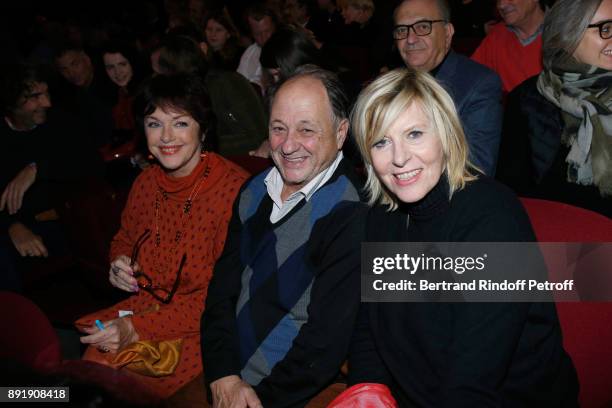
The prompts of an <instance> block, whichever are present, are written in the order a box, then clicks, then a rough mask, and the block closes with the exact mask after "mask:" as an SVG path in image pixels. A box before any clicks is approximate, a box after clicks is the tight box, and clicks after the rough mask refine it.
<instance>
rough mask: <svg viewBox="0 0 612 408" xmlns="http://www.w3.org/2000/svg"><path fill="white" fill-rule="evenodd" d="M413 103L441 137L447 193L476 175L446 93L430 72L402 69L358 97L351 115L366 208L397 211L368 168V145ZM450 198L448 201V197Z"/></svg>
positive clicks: (369, 87) (369, 146) (391, 72)
mask: <svg viewBox="0 0 612 408" xmlns="http://www.w3.org/2000/svg"><path fill="white" fill-rule="evenodd" d="M413 103H417V104H419V106H420V107H421V108H422V109H423V112H424V113H425V114H426V115H427V117H428V118H429V120H430V121H431V124H432V127H433V130H434V131H435V133H436V134H437V135H438V137H439V138H440V142H441V145H442V153H443V155H444V173H445V174H446V177H447V178H448V183H449V186H450V195H451V196H452V194H453V193H454V192H455V191H457V190H460V189H462V188H463V187H464V186H465V183H466V182H468V181H471V180H475V179H476V172H477V171H479V169H478V168H476V167H475V166H474V165H472V164H471V163H470V162H469V160H468V152H469V151H468V145H467V141H466V139H465V134H464V132H463V127H462V126H461V121H460V119H459V116H458V114H457V110H456V109H455V105H454V103H453V100H452V99H451V97H450V96H449V94H448V93H447V92H446V91H445V90H444V89H443V88H442V86H440V85H439V84H438V83H437V82H436V80H435V79H434V78H433V77H432V76H431V75H429V74H427V73H424V72H418V71H414V70H412V69H407V68H401V69H396V70H393V71H390V72H387V73H386V74H384V75H381V76H380V77H378V78H377V79H376V80H375V81H374V82H372V83H371V84H370V85H368V86H367V87H366V88H365V89H364V90H363V91H362V92H361V93H360V94H359V97H358V99H357V102H356V103H355V107H354V108H353V111H352V112H351V124H352V131H353V137H354V138H355V141H356V142H357V146H358V147H359V151H360V152H361V156H362V157H363V161H364V164H365V168H366V171H367V176H368V179H367V182H366V185H365V190H366V192H367V194H368V204H369V205H374V204H376V203H380V204H383V205H388V206H389V210H390V211H393V210H395V209H396V208H397V205H398V203H397V199H396V197H394V196H392V195H391V194H390V193H389V191H387V189H386V188H385V186H384V185H383V184H382V183H381V181H380V180H379V179H378V177H377V175H376V173H375V172H374V168H373V166H372V155H371V149H372V146H373V145H374V144H375V143H376V142H378V141H379V140H381V139H382V138H383V137H384V136H385V134H386V132H387V131H388V130H389V128H390V127H391V125H392V124H393V123H394V122H395V120H396V119H397V117H398V116H399V115H401V114H402V113H403V112H404V111H405V110H406V109H408V108H409V107H410V106H411V105H412V104H413ZM449 198H450V197H449Z"/></svg>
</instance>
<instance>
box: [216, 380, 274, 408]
mask: <svg viewBox="0 0 612 408" xmlns="http://www.w3.org/2000/svg"><path fill="white" fill-rule="evenodd" d="M210 390H211V391H212V395H213V408H262V407H263V405H261V401H259V398H257V394H255V391H254V390H253V387H251V386H250V385H249V384H247V383H246V382H244V381H242V379H241V378H240V377H238V376H237V375H228V376H227V377H223V378H219V379H218V380H216V381H213V382H212V383H210Z"/></svg>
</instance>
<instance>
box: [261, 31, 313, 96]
mask: <svg viewBox="0 0 612 408" xmlns="http://www.w3.org/2000/svg"><path fill="white" fill-rule="evenodd" d="M259 61H260V63H261V66H262V68H263V69H264V76H263V78H264V81H263V83H264V84H265V90H267V89H268V88H269V87H270V86H272V85H274V84H276V83H278V82H279V81H281V80H285V79H287V78H288V77H290V76H291V75H293V73H294V71H295V70H296V69H297V67H299V66H300V65H305V64H312V65H318V66H323V65H324V64H323V59H322V58H321V54H320V52H319V49H318V48H317V47H316V46H315V44H314V42H313V41H312V39H311V38H310V36H309V35H308V34H307V33H306V32H303V31H300V30H295V29H291V28H281V29H279V30H278V31H276V32H275V33H274V34H272V36H271V37H270V39H269V40H268V41H267V42H266V44H265V45H264V46H263V48H262V50H261V55H260V57H259Z"/></svg>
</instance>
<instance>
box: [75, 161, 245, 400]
mask: <svg viewBox="0 0 612 408" xmlns="http://www.w3.org/2000/svg"><path fill="white" fill-rule="evenodd" d="M247 176H248V173H246V172H245V171H244V170H242V169H241V168H240V167H238V166H237V165H235V164H233V163H232V162H229V161H227V160H225V159H224V158H222V157H221V156H218V155H216V154H214V153H206V154H205V155H203V157H202V160H201V162H200V163H199V164H198V166H197V167H196V168H195V169H194V171H193V172H192V174H191V175H189V176H186V177H179V178H172V177H168V176H167V175H166V174H165V172H164V171H163V170H162V168H161V167H159V166H157V165H156V166H153V167H151V168H149V169H146V170H144V171H143V172H142V174H141V175H140V176H139V177H138V178H137V179H136V181H135V182H134V185H133V187H132V189H131V191H130V195H129V198H128V201H127V203H126V206H125V209H124V210H123V214H122V218H121V229H120V230H119V232H118V233H117V235H115V237H114V239H113V241H112V244H111V251H110V259H111V260H114V259H115V258H116V257H117V256H119V255H126V256H128V257H129V256H131V253H132V248H133V246H134V243H135V242H136V241H137V240H138V238H139V237H140V236H141V235H142V233H143V232H144V231H145V230H146V229H150V230H151V232H152V233H151V234H150V237H149V238H148V239H147V240H146V241H144V243H143V244H142V247H141V249H140V252H139V255H138V257H137V258H138V263H139V264H140V265H141V268H142V270H143V271H144V272H145V273H146V274H147V275H148V276H149V277H150V278H151V280H152V282H153V284H154V285H155V286H161V287H163V288H165V289H166V290H167V291H170V290H171V288H172V286H173V285H174V282H175V280H176V277H177V271H178V268H179V264H180V262H181V258H182V256H183V254H185V255H186V261H185V263H184V266H183V269H182V272H181V276H180V280H179V286H178V290H177V291H176V293H175V295H174V297H173V298H172V300H171V302H170V303H169V304H164V303H162V302H160V301H158V300H156V299H155V298H154V297H153V296H152V295H151V294H150V293H149V292H147V291H145V290H143V289H140V290H139V291H138V292H136V293H135V294H134V295H132V296H131V297H130V298H128V299H126V300H124V301H122V302H120V303H117V304H116V305H114V306H112V307H110V308H107V309H104V310H100V311H98V312H96V313H92V314H90V315H87V316H84V317H82V318H80V319H79V320H78V321H77V322H76V324H77V326H83V325H86V326H91V325H93V324H94V321H95V320H96V319H100V320H102V321H106V320H112V319H116V318H117V317H119V316H118V312H119V310H127V311H132V312H133V313H134V315H133V316H132V322H133V325H134V328H135V329H136V331H137V333H138V335H139V337H140V340H175V339H178V338H182V339H183V343H182V352H181V357H180V362H179V364H178V366H177V368H176V370H175V372H174V373H173V374H171V375H168V376H164V377H148V376H143V375H139V374H134V373H132V374H133V375H135V376H138V377H139V378H140V379H142V381H143V382H144V383H145V384H146V385H147V386H149V387H150V388H151V390H152V391H153V392H154V393H155V394H157V395H159V396H160V397H161V398H166V397H169V396H170V395H172V394H173V393H174V392H176V391H177V390H178V389H179V388H181V387H182V386H183V385H185V384H187V383H188V382H190V381H191V380H193V379H194V378H195V377H197V376H198V375H199V374H200V373H201V372H202V361H201V357H200V317H201V315H202V312H203V311H204V299H205V296H206V291H207V288H208V284H209V282H210V279H211V277H212V271H213V266H214V264H215V262H216V260H217V258H218V257H219V255H220V254H221V251H222V250H223V245H224V243H225V237H226V233H227V226H228V223H229V219H230V216H231V212H232V205H233V202H234V199H235V198H236V196H237V194H238V191H239V189H240V186H241V185H242V183H243V182H244V181H245V180H246V178H247ZM198 183H200V185H199V187H198ZM196 189H197V192H196ZM189 197H192V205H191V209H190V211H189V215H188V216H185V212H184V211H183V208H184V206H185V202H186V200H187V199H188V198H189ZM156 202H157V210H156ZM156 232H159V234H156ZM177 232H178V233H180V236H181V239H180V240H179V242H178V244H177V242H176V236H177ZM157 236H158V237H159V238H158V239H156V237H157ZM156 241H158V245H156ZM83 358H85V359H89V360H94V361H98V362H103V363H104V362H109V361H111V360H112V358H113V354H112V353H109V354H102V353H100V352H99V351H98V350H97V349H96V348H94V347H91V346H90V347H88V349H87V351H86V353H85V355H84V357H83Z"/></svg>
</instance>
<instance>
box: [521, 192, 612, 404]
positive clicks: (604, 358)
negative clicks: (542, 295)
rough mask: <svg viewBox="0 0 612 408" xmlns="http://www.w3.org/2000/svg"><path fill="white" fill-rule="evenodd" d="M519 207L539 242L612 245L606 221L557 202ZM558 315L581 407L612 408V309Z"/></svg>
mask: <svg viewBox="0 0 612 408" xmlns="http://www.w3.org/2000/svg"><path fill="white" fill-rule="evenodd" d="M521 201H522V202H523V205H524V206H525V209H526V210H527V213H528V214H529V218H530V220H531V223H532V225H533V228H534V230H535V233H536V237H537V239H538V241H541V242H612V220H610V219H609V218H606V217H604V216H603V215H600V214H597V213H594V212H591V211H588V210H584V209H582V208H577V207H573V206H571V205H567V204H562V203H557V202H553V201H546V200H538V199H532V198H522V199H521ZM611 262H612V260H611ZM610 279H612V277H610ZM557 311H558V313H559V319H560V321H561V328H562V330H563V345H564V346H565V349H566V350H567V352H568V353H569V354H570V355H571V357H572V360H573V361H574V365H575V366H576V370H577V372H578V379H579V381H580V405H581V406H582V407H583V408H596V407H597V408H601V407H612V371H611V368H612V303H603V302H592V303H589V302H581V303H576V302H574V303H569V302H568V303H557Z"/></svg>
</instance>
